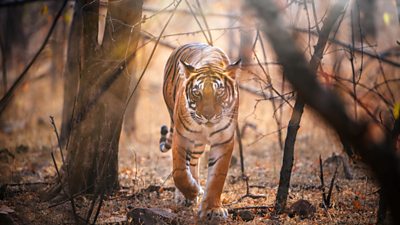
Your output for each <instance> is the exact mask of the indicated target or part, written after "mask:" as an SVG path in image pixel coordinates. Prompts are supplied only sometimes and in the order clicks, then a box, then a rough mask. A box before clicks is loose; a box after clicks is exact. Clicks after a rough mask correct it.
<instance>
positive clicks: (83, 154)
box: [54, 0, 143, 195]
mask: <svg viewBox="0 0 400 225" xmlns="http://www.w3.org/2000/svg"><path fill="white" fill-rule="evenodd" d="M142 4H143V2H142V0H135V1H133V0H121V1H112V2H109V3H108V15H107V18H109V17H112V18H113V21H111V20H109V19H107V20H106V21H107V22H106V26H105V32H104V39H103V42H102V44H101V45H100V44H99V43H98V22H99V13H98V12H99V3H98V1H96V2H93V1H91V0H85V1H77V2H76V6H75V9H76V10H75V15H74V22H73V24H72V27H71V36H70V43H69V48H68V62H67V69H66V83H65V97H64V98H65V103H64V111H63V113H64V115H63V123H64V125H63V127H64V131H63V134H62V135H63V138H64V140H66V149H67V159H66V164H65V165H63V168H62V181H63V182H62V183H61V185H66V186H67V187H68V188H69V192H70V193H69V194H71V195H72V194H75V193H78V192H82V191H84V192H94V193H99V191H100V192H103V191H105V192H109V191H112V190H113V189H114V188H115V187H117V186H118V142H119V136H120V132H121V127H122V121H123V113H124V108H125V105H126V101H127V97H128V95H129V84H130V83H131V82H130V79H132V77H133V74H131V72H132V71H131V69H130V65H131V64H132V61H133V60H132V58H133V57H129V56H132V53H134V52H135V50H136V47H137V42H138V39H139V31H140V25H137V24H140V23H139V21H140V19H141V13H142ZM83 5H85V6H84V7H83ZM115 21H118V22H115ZM128 25H129V26H128ZM75 95H76V97H75ZM75 99H76V100H75ZM71 118H72V121H71ZM68 121H71V123H70V124H68V123H69V122H68ZM65 129H66V130H65ZM68 136H69V138H68ZM54 191H55V190H54ZM58 191H60V188H58Z"/></svg>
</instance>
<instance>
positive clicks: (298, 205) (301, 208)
mask: <svg viewBox="0 0 400 225" xmlns="http://www.w3.org/2000/svg"><path fill="white" fill-rule="evenodd" d="M314 213H315V207H314V206H313V205H312V204H311V203H310V202H309V201H307V200H304V199H300V200H298V201H297V202H295V203H293V204H292V206H291V207H290V209H289V214H288V215H289V217H294V216H295V215H298V216H299V217H300V218H301V219H305V218H310V217H312V216H313V215H314Z"/></svg>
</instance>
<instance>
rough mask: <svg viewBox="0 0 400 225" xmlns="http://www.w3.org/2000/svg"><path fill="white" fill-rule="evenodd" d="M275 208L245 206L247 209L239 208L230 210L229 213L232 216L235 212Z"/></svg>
mask: <svg viewBox="0 0 400 225" xmlns="http://www.w3.org/2000/svg"><path fill="white" fill-rule="evenodd" d="M273 208H274V207H273V206H265V205H260V206H245V207H238V208H231V209H228V213H229V214H232V213H235V212H238V211H240V210H246V209H255V210H272V209H273Z"/></svg>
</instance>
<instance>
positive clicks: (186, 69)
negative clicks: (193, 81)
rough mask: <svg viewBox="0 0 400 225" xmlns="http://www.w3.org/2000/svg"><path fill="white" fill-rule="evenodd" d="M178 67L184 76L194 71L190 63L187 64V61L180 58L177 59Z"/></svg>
mask: <svg viewBox="0 0 400 225" xmlns="http://www.w3.org/2000/svg"><path fill="white" fill-rule="evenodd" d="M179 67H180V69H181V71H182V72H183V73H184V74H185V77H186V78H188V77H189V76H190V74H192V73H194V72H195V71H196V68H194V67H193V66H192V65H190V64H188V63H187V62H185V61H183V60H182V59H180V60H179Z"/></svg>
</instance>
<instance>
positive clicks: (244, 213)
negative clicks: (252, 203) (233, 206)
mask: <svg viewBox="0 0 400 225" xmlns="http://www.w3.org/2000/svg"><path fill="white" fill-rule="evenodd" d="M237 215H238V216H239V217H240V218H241V219H242V220H243V221H246V222H248V221H251V220H253V219H254V217H255V215H254V213H253V212H251V211H249V210H240V211H239V212H238V214H237Z"/></svg>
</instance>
